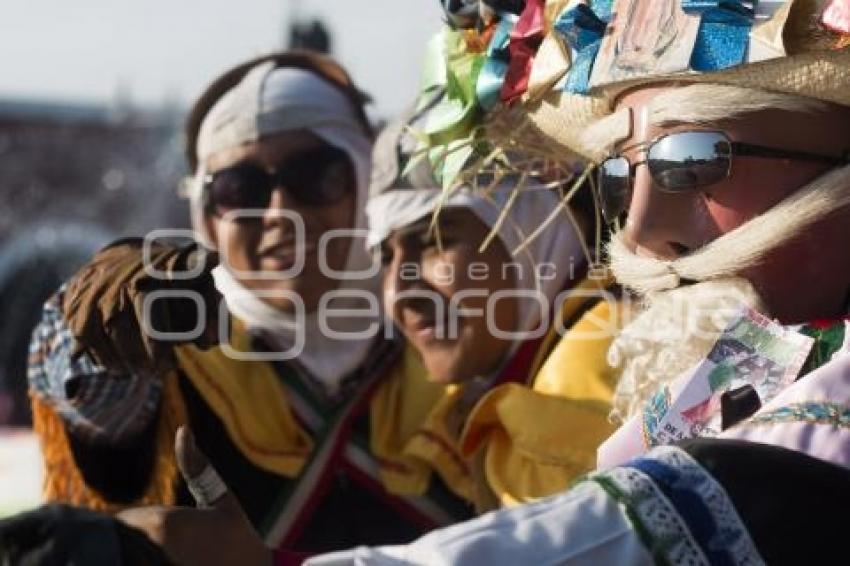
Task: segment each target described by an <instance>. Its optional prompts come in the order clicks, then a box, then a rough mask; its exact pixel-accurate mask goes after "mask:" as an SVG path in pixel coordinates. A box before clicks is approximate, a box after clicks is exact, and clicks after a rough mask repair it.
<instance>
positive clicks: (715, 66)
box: [682, 0, 755, 72]
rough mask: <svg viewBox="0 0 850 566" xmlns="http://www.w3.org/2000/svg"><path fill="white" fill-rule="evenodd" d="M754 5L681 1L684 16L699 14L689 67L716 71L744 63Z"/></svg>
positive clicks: (729, 0) (730, 1) (710, 0)
mask: <svg viewBox="0 0 850 566" xmlns="http://www.w3.org/2000/svg"><path fill="white" fill-rule="evenodd" d="M754 6H755V2H740V1H735V0H682V9H683V10H684V11H685V13H687V14H693V15H701V19H700V24H699V31H698V32H697V37H696V41H695V42H694V49H693V52H692V53H691V61H690V68H691V69H693V70H694V71H701V72H711V71H719V70H721V69H727V68H729V67H734V66H735V65H741V64H743V63H745V62H746V60H747V48H748V47H749V45H750V30H751V29H752V25H753V19H752V17H753V13H754V11H753V8H754Z"/></svg>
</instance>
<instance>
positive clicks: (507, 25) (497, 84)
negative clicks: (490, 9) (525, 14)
mask: <svg viewBox="0 0 850 566" xmlns="http://www.w3.org/2000/svg"><path fill="white" fill-rule="evenodd" d="M516 20H517V18H516V16H513V15H511V14H503V15H502V19H501V20H500V21H499V24H498V26H497V27H496V30H495V31H494V32H493V38H492V39H491V40H490V46H489V47H488V48H487V57H486V59H485V60H484V66H483V67H481V73H480V74H479V75H478V82H476V83H475V97H476V98H477V99H478V104H479V105H480V106H481V108H483V109H484V110H490V109H491V108H493V107H494V106H495V105H496V104H497V103H498V102H499V93H500V92H501V91H502V84H503V83H504V82H505V75H506V74H507V72H508V66H509V65H510V62H511V54H510V51H509V50H508V45H509V44H510V40H511V30H512V29H513V27H514V24H515V23H516Z"/></svg>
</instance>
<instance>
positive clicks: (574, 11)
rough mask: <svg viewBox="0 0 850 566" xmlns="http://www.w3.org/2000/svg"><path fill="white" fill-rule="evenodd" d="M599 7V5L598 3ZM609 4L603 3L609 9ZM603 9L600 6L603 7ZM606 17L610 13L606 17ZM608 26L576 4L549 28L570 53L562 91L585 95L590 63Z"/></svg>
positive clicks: (591, 64) (588, 10)
mask: <svg viewBox="0 0 850 566" xmlns="http://www.w3.org/2000/svg"><path fill="white" fill-rule="evenodd" d="M600 4H602V3H600ZM610 5H611V2H607V6H608V8H609V9H610ZM603 8H604V6H603ZM606 15H608V16H610V12H608V14H606ZM607 27H608V23H607V22H606V21H605V20H603V19H602V18H600V17H599V16H597V14H596V11H594V9H593V8H592V7H591V6H588V5H586V4H579V5H578V6H575V7H574V8H570V9H569V10H566V11H564V12H563V13H562V14H561V15H560V16H558V18H557V20H555V23H554V25H553V28H554V29H555V30H556V31H557V32H558V33H560V34H561V36H562V37H563V38H564V40H565V41H566V43H567V44H568V45H569V46H570V48H571V49H572V50H573V62H572V67H571V68H570V71H569V74H568V75H567V80H566V82H565V84H564V90H565V91H566V92H571V93H574V94H586V93H587V90H588V83H589V82H590V73H591V72H592V71H593V62H594V61H595V60H596V55H597V53H598V52H599V48H600V46H601V45H602V38H603V37H604V36H605V30H606V29H607Z"/></svg>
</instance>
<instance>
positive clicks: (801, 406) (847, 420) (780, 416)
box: [747, 401, 850, 428]
mask: <svg viewBox="0 0 850 566" xmlns="http://www.w3.org/2000/svg"><path fill="white" fill-rule="evenodd" d="M796 422H803V423H810V424H820V425H832V426H835V427H839V428H850V406H847V405H840V404H838V403H826V402H824V403H818V402H814V401H810V402H805V403H794V404H792V405H787V406H785V407H780V408H778V409H775V410H773V411H768V412H766V413H761V414H758V415H756V416H754V417H753V418H751V419H750V420H749V421H747V424H775V423H796Z"/></svg>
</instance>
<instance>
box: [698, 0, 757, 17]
mask: <svg viewBox="0 0 850 566" xmlns="http://www.w3.org/2000/svg"><path fill="white" fill-rule="evenodd" d="M757 4H758V0H682V11H683V12H685V13H686V14H690V15H698V16H699V15H702V14H704V13H705V12H707V11H709V10H716V9H718V8H725V9H727V10H731V11H733V12H740V13H741V14H744V15H747V16H752V15H753V14H754V13H755V9H756V5H757Z"/></svg>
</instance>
